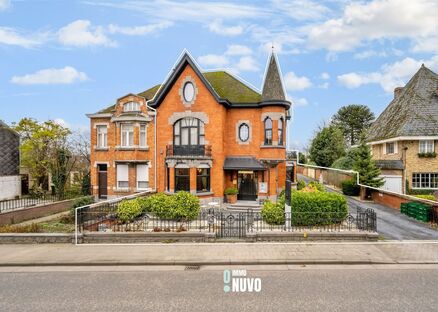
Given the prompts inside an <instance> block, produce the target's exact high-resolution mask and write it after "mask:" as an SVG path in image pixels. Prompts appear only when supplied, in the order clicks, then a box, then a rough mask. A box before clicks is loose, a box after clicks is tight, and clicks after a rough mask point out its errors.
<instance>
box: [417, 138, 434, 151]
mask: <svg viewBox="0 0 438 312" xmlns="http://www.w3.org/2000/svg"><path fill="white" fill-rule="evenodd" d="M422 144H423V148H424V150H422ZM428 144H430V145H428ZM433 152H435V141H434V140H420V141H418V153H421V154H423V153H424V154H425V153H433Z"/></svg>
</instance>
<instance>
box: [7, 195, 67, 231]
mask: <svg viewBox="0 0 438 312" xmlns="http://www.w3.org/2000/svg"><path fill="white" fill-rule="evenodd" d="M73 201H74V199H68V200H63V201H59V202H55V203H50V204H43V205H39V206H33V207H28V208H22V209H17V210H12V211H7V212H3V213H0V225H6V224H15V223H20V222H23V221H27V220H32V219H35V218H41V217H45V216H48V215H51V214H54V213H58V212H63V211H67V210H69V209H70V208H71V206H72V203H73Z"/></svg>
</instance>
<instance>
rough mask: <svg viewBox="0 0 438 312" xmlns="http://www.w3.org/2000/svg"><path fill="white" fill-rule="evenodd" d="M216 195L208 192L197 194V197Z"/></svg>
mask: <svg viewBox="0 0 438 312" xmlns="http://www.w3.org/2000/svg"><path fill="white" fill-rule="evenodd" d="M213 194H214V193H213V192H212V191H208V192H196V194H195V195H197V196H206V195H213Z"/></svg>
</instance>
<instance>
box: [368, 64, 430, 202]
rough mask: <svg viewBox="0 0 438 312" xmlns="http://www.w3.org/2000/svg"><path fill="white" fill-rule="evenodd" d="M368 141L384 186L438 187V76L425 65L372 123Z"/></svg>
mask: <svg viewBox="0 0 438 312" xmlns="http://www.w3.org/2000/svg"><path fill="white" fill-rule="evenodd" d="M368 141H369V143H370V144H371V146H372V154H373V159H374V160H376V163H377V165H378V166H379V167H380V168H381V170H382V177H383V178H384V179H385V185H384V188H385V189H387V190H390V191H394V192H399V193H408V191H409V190H417V191H418V190H420V191H421V190H437V189H438V158H437V157H436V151H437V148H438V75H437V74H436V73H434V72H432V71H431V70H430V69H428V68H426V67H425V66H424V65H422V66H421V68H420V69H419V70H418V72H417V73H416V74H415V75H414V76H413V77H412V78H411V80H410V81H409V82H408V83H407V84H406V86H405V87H403V88H401V87H399V88H396V89H395V90H394V99H393V100H392V102H391V103H390V104H389V106H388V107H387V108H386V109H385V110H384V111H383V112H382V114H381V115H380V116H379V117H378V118H377V120H376V121H375V122H374V123H373V125H372V126H371V129H370V131H369V134H368Z"/></svg>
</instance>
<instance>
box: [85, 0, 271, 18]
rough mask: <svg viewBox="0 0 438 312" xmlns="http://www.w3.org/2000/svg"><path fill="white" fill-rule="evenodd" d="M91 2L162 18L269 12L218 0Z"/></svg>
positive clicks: (242, 15)
mask: <svg viewBox="0 0 438 312" xmlns="http://www.w3.org/2000/svg"><path fill="white" fill-rule="evenodd" d="M85 3H86V4H89V5H95V6H107V7H113V8H118V9H124V10H131V11H136V12H141V13H143V14H145V15H146V16H147V17H149V18H150V17H155V18H157V19H160V20H163V19H164V20H171V21H186V22H204V23H210V22H211V21H212V20H216V19H218V20H224V21H226V20H229V21H233V22H235V21H237V20H242V19H253V20H255V19H257V18H260V17H263V16H267V15H268V13H267V12H266V10H265V9H264V8H257V7H255V6H251V5H244V4H234V3H230V2H216V1H187V2H185V1H184V2H183V1H170V0H161V1H136V0H131V1H129V0H128V1H114V2H110V1H106V0H100V1H99V0H98V1H88V2H85Z"/></svg>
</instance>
